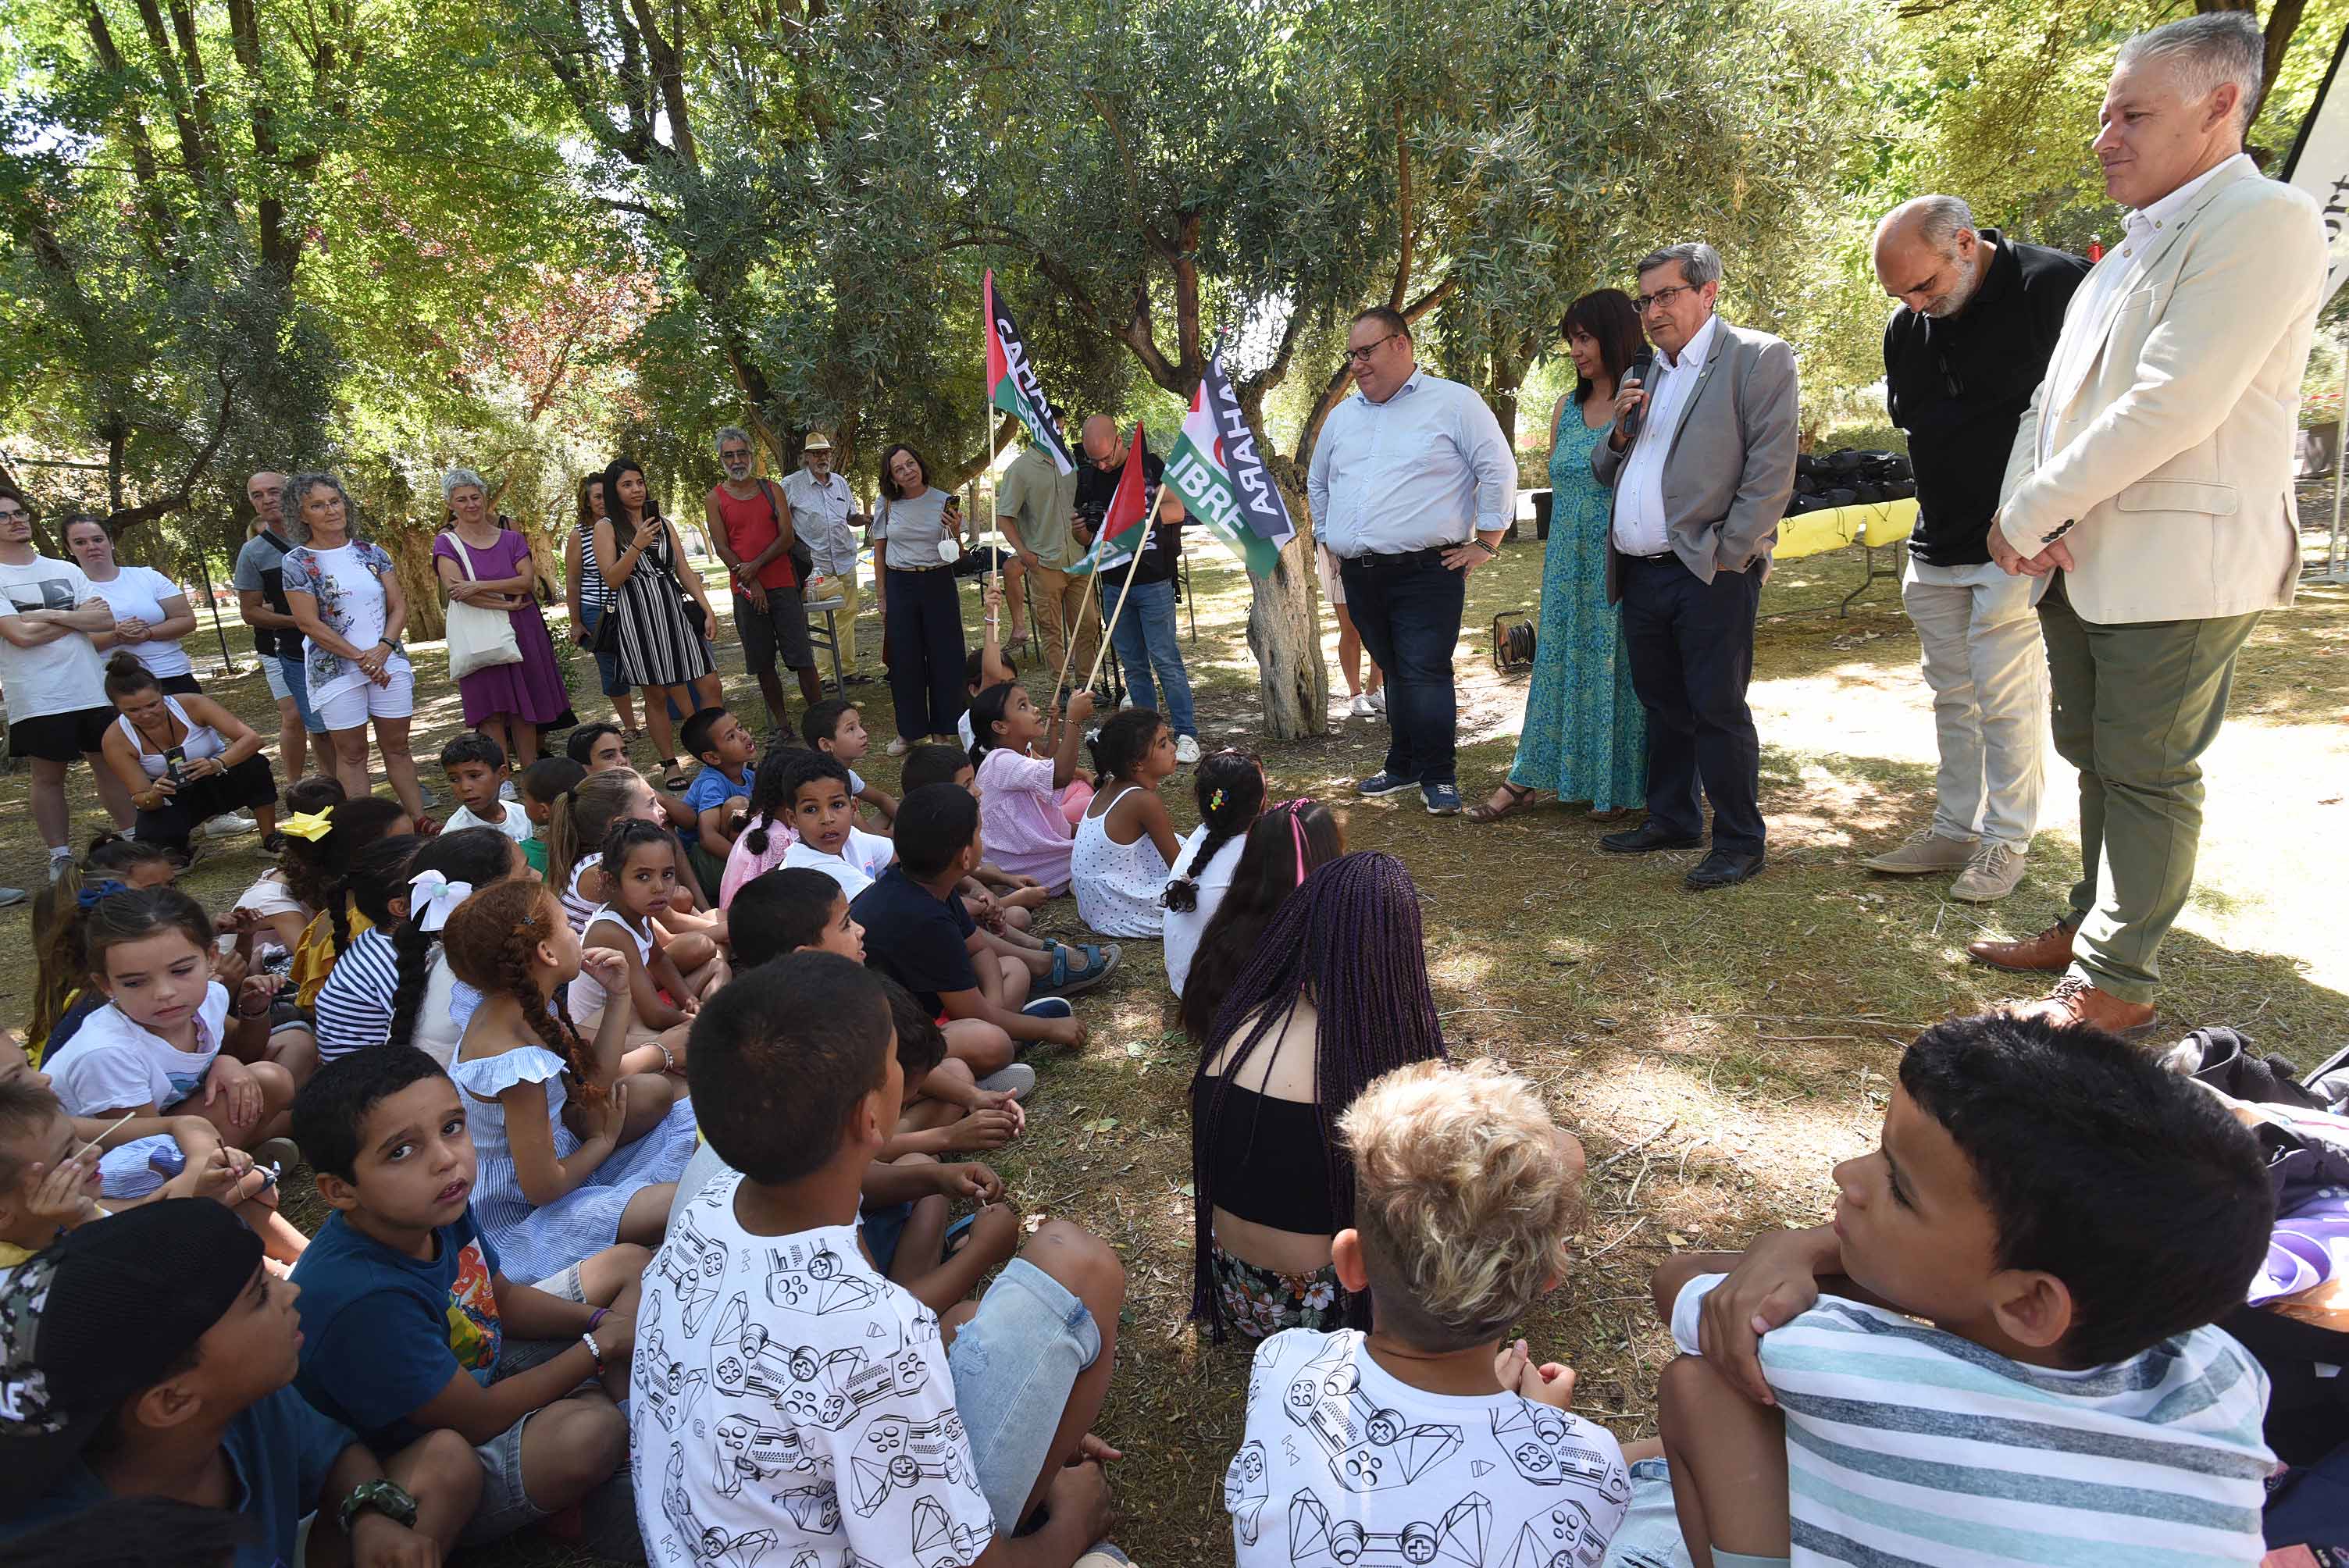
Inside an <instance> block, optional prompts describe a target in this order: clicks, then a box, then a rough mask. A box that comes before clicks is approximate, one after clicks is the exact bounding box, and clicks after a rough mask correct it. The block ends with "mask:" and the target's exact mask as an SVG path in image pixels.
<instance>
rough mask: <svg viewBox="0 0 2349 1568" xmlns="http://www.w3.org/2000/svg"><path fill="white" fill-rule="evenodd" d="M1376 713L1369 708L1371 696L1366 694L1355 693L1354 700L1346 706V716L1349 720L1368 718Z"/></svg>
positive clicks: (1376, 710)
mask: <svg viewBox="0 0 2349 1568" xmlns="http://www.w3.org/2000/svg"><path fill="white" fill-rule="evenodd" d="M1378 711H1379V710H1378V709H1377V708H1375V707H1371V694H1370V693H1368V692H1361V691H1358V692H1356V693H1355V694H1354V700H1353V701H1351V702H1350V703H1348V704H1347V705H1346V714H1347V717H1350V718H1368V717H1371V715H1372V714H1374V713H1376V712H1378Z"/></svg>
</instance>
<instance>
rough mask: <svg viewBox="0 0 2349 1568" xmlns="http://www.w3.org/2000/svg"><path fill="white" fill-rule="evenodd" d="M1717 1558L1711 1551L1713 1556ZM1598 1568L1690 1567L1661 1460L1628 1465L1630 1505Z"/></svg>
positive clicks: (1668, 1476)
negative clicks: (1629, 1468) (1629, 1469)
mask: <svg viewBox="0 0 2349 1568" xmlns="http://www.w3.org/2000/svg"><path fill="white" fill-rule="evenodd" d="M1720 1559H1721V1553H1718V1552H1716V1553H1713V1560H1714V1561H1715V1562H1719V1561H1720ZM1779 1561H1780V1562H1782V1563H1783V1562H1785V1558H1783V1557H1782V1558H1780V1559H1779ZM1599 1568H1691V1559H1690V1557H1689V1553H1688V1548H1687V1546H1685V1545H1683V1544H1682V1542H1681V1522H1680V1516H1679V1514H1677V1513H1675V1512H1674V1511H1672V1472H1671V1466H1669V1465H1667V1464H1666V1463H1665V1462H1664V1461H1663V1460H1638V1461H1637V1462H1635V1463H1634V1464H1633V1465H1632V1466H1631V1507H1630V1511H1629V1512H1627V1513H1625V1514H1624V1515H1623V1523H1622V1525H1621V1527H1620V1528H1619V1529H1618V1530H1617V1531H1616V1532H1615V1536H1614V1539H1613V1540H1611V1541H1609V1542H1607V1555H1606V1556H1605V1557H1603V1558H1601V1559H1600V1560H1599Z"/></svg>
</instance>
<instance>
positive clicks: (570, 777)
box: [521, 757, 587, 876]
mask: <svg viewBox="0 0 2349 1568" xmlns="http://www.w3.org/2000/svg"><path fill="white" fill-rule="evenodd" d="M586 777H587V769H585V768H582V767H581V766H579V764H577V763H576V762H574V761H572V760H571V758H568V757H542V758H539V759H538V760H537V761H535V762H533V763H532V764H531V765H530V766H529V767H527V768H525V769H523V772H522V784H521V794H522V809H523V815H525V816H527V817H528V818H529V819H530V837H529V838H527V839H525V840H523V846H522V852H523V859H524V860H526V861H529V862H530V869H531V870H533V871H534V872H537V873H538V874H539V875H541V876H544V875H545V874H546V858H547V857H546V835H547V834H548V833H549V832H550V831H552V830H553V828H554V803H555V802H556V801H557V800H560V799H563V798H564V796H565V795H568V794H569V793H571V791H572V790H574V789H577V788H578V787H579V781H580V780H581V779H585V778H586Z"/></svg>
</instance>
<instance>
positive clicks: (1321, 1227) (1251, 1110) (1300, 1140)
mask: <svg viewBox="0 0 2349 1568" xmlns="http://www.w3.org/2000/svg"><path fill="white" fill-rule="evenodd" d="M1221 1081H1222V1080H1220V1079H1218V1078H1213V1077H1210V1076H1209V1075H1207V1074H1206V1073H1197V1074H1195V1075H1193V1077H1192V1078H1191V1125H1192V1127H1193V1129H1194V1130H1195V1131H1194V1134H1193V1136H1194V1138H1195V1139H1197V1138H1198V1137H1199V1134H1200V1132H1201V1131H1202V1130H1206V1128H1207V1118H1208V1114H1209V1110H1210V1108H1211V1107H1212V1106H1213V1105H1214V1103H1215V1095H1216V1088H1217V1087H1218V1086H1219V1084H1220V1083H1221ZM1213 1134H1214V1135H1213V1136H1212V1137H1211V1138H1206V1139H1205V1140H1203V1141H1204V1148H1203V1150H1202V1152H1203V1155H1204V1158H1203V1159H1202V1161H1201V1163H1202V1164H1203V1165H1204V1166H1205V1167H1206V1172H1207V1181H1208V1185H1209V1189H1210V1192H1209V1195H1210V1196H1211V1197H1212V1199H1213V1201H1214V1203H1215V1206H1216V1208H1218V1209H1221V1210H1223V1211H1224V1212H1226V1213H1227V1214H1229V1215H1231V1216H1232V1217H1233V1218H1235V1219H1240V1220H1246V1221H1247V1222H1248V1223H1250V1224H1252V1225H1264V1226H1267V1227H1268V1228H1270V1229H1272V1230H1276V1231H1294V1232H1296V1233H1298V1234H1299V1235H1306V1236H1330V1235H1335V1234H1336V1233H1338V1232H1339V1231H1340V1230H1341V1229H1343V1228H1344V1227H1345V1226H1346V1225H1348V1224H1350V1223H1352V1216H1350V1215H1349V1216H1348V1217H1347V1218H1346V1219H1344V1220H1339V1219H1337V1218H1336V1217H1335V1216H1333V1215H1332V1214H1331V1213H1330V1171H1329V1164H1328V1160H1327V1156H1326V1155H1325V1153H1324V1151H1323V1150H1322V1146H1321V1127H1320V1120H1319V1114H1318V1109H1317V1108H1316V1107H1314V1106H1312V1105H1310V1104H1308V1103H1306V1102H1305V1101H1303V1100H1295V1099H1273V1098H1272V1097H1271V1096H1269V1095H1262V1094H1258V1093H1257V1091H1256V1090H1254V1089H1252V1088H1244V1087H1243V1086H1241V1085H1239V1084H1237V1083H1235V1084H1232V1085H1230V1086H1228V1087H1227V1088H1225V1090H1224V1105H1223V1114H1222V1116H1221V1118H1220V1119H1218V1120H1217V1122H1216V1126H1215V1128H1214V1130H1213Z"/></svg>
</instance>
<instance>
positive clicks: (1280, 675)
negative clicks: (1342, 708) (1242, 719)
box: [1247, 484, 1330, 740]
mask: <svg viewBox="0 0 2349 1568" xmlns="http://www.w3.org/2000/svg"><path fill="white" fill-rule="evenodd" d="M1281 491H1282V494H1281V499H1282V500H1285V501H1287V502H1288V515H1289V516H1291V517H1293V518H1296V519H1298V520H1299V521H1298V530H1297V537H1296V538H1295V539H1292V540H1290V541H1289V542H1288V547H1287V548H1286V549H1284V550H1282V551H1281V552H1280V562H1279V564H1278V566H1276V567H1275V568H1274V569H1273V573H1272V575H1271V576H1269V577H1258V578H1254V579H1251V581H1250V583H1249V586H1250V587H1252V588H1253V589H1254V590H1255V596H1254V597H1253V598H1252V599H1251V600H1250V601H1249V602H1248V634H1247V638H1248V651H1249V652H1250V653H1252V654H1254V655H1256V665H1257V699H1258V700H1259V701H1260V702H1261V703H1262V705H1263V707H1264V722H1265V727H1266V729H1268V731H1269V732H1270V733H1271V736H1272V738H1273V739H1275V740H1303V739H1305V738H1308V737H1309V736H1322V735H1327V734H1329V733H1330V666H1329V665H1328V664H1327V663H1326V662H1325V661H1324V660H1323V659H1322V657H1321V580H1320V578H1319V576H1317V575H1316V574H1315V573H1314V570H1313V524H1312V521H1311V520H1310V519H1309V518H1307V517H1306V515H1305V498H1304V497H1303V496H1301V495H1299V494H1297V493H1295V492H1294V491H1292V490H1289V489H1288V486H1287V485H1285V484H1284V485H1283V486H1282V487H1281Z"/></svg>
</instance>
